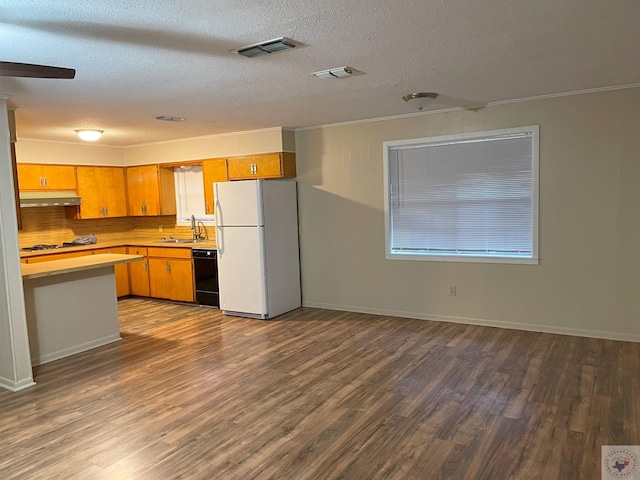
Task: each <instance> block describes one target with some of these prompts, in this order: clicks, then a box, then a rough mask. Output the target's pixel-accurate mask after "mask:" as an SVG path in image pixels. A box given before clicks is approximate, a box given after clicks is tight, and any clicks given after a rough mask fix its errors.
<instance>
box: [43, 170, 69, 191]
mask: <svg viewBox="0 0 640 480" xmlns="http://www.w3.org/2000/svg"><path fill="white" fill-rule="evenodd" d="M42 176H43V177H44V184H45V188H46V189H48V190H75V189H76V176H75V167H72V166H69V165H64V166H62V165H43V166H42Z"/></svg>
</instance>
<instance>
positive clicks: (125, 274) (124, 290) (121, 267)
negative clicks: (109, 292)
mask: <svg viewBox="0 0 640 480" xmlns="http://www.w3.org/2000/svg"><path fill="white" fill-rule="evenodd" d="M93 253H94V254H99V253H127V247H114V248H100V249H96V250H93ZM114 267H115V274H116V293H117V295H118V297H124V296H125V295H129V269H128V268H127V264H126V263H121V264H118V265H115V266H114Z"/></svg>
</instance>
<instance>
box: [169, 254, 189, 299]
mask: <svg viewBox="0 0 640 480" xmlns="http://www.w3.org/2000/svg"><path fill="white" fill-rule="evenodd" d="M171 286H172V290H171V300H177V301H181V302H193V298H194V287H193V262H192V261H191V260H176V259H172V260H171Z"/></svg>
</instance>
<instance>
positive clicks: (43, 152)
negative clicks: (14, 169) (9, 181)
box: [16, 138, 124, 165]
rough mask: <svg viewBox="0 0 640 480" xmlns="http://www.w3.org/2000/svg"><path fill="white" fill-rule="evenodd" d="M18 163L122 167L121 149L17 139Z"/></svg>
mask: <svg viewBox="0 0 640 480" xmlns="http://www.w3.org/2000/svg"><path fill="white" fill-rule="evenodd" d="M16 160H17V162H18V163H62V164H71V165H123V164H124V149H123V148H122V147H105V146H103V145H98V144H95V143H87V144H82V143H66V142H48V141H43V140H34V139H28V138H18V141H17V142H16Z"/></svg>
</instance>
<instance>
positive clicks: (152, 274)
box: [21, 247, 195, 302]
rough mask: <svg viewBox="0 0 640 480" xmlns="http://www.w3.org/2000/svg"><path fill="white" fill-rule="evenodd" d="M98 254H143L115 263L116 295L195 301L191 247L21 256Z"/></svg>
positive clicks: (42, 259)
mask: <svg viewBox="0 0 640 480" xmlns="http://www.w3.org/2000/svg"><path fill="white" fill-rule="evenodd" d="M97 253H129V254H132V255H143V256H144V257H145V258H144V260H142V261H139V262H131V263H128V264H122V265H116V266H115V274H116V291H117V293H118V297H124V296H126V295H137V296H140V297H153V298H162V299H166V300H175V301H179V302H194V301H195V296H194V280H193V260H192V259H191V249H190V248H176V247H149V248H146V247H112V248H96V249H93V250H82V251H79V252H64V253H55V254H48V255H39V256H33V257H26V258H23V259H21V261H22V262H24V263H38V262H48V261H51V260H61V259H63V258H73V257H82V256H85V255H93V254H97Z"/></svg>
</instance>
